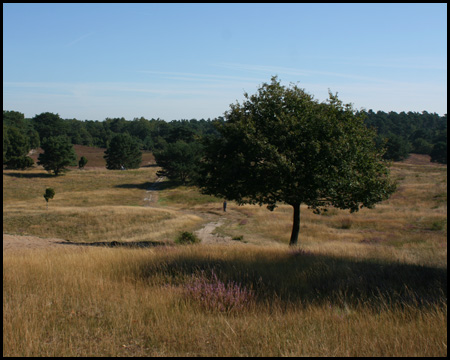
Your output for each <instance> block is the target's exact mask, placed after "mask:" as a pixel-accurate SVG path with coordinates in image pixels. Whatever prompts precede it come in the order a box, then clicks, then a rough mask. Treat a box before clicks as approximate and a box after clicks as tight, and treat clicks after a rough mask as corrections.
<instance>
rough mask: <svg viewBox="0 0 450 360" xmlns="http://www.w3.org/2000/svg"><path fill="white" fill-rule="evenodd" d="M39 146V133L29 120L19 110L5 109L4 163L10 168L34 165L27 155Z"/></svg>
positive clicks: (24, 167) (23, 167)
mask: <svg viewBox="0 0 450 360" xmlns="http://www.w3.org/2000/svg"><path fill="white" fill-rule="evenodd" d="M37 147H39V135H38V133H37V132H36V131H35V130H34V129H33V127H32V125H31V123H30V121H29V120H27V119H25V118H24V115H23V114H22V113H19V112H17V111H3V163H4V164H6V166H7V168H8V169H22V170H23V169H26V168H29V167H31V166H33V164H34V162H33V160H32V159H31V158H30V157H28V156H27V154H28V152H29V151H30V150H31V149H34V148H37Z"/></svg>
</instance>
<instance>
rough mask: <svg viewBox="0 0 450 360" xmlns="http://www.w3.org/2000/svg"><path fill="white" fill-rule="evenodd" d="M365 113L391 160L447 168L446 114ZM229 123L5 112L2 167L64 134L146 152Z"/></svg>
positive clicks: (79, 140) (212, 132)
mask: <svg viewBox="0 0 450 360" xmlns="http://www.w3.org/2000/svg"><path fill="white" fill-rule="evenodd" d="M361 113H362V114H364V115H365V123H366V125H367V126H368V127H375V128H376V129H377V134H378V135H377V139H376V142H377V145H378V146H380V147H385V148H386V149H387V151H386V154H385V158H386V159H390V160H394V161H399V160H403V159H405V158H407V157H408V156H409V154H410V153H417V154H427V155H430V156H431V161H435V162H440V163H447V114H445V115H444V116H439V115H438V114H436V113H428V112H426V111H423V112H422V113H418V112H408V113H406V112H401V113H396V112H392V111H391V112H388V113H386V112H383V111H377V112H374V111H372V110H369V111H362V112H359V114H361ZM224 121H225V119H224V118H223V117H218V118H215V119H212V120H211V119H207V120H205V119H200V120H197V119H190V120H186V119H183V120H173V121H170V122H167V121H164V120H161V119H145V118H143V117H141V118H134V119H133V120H126V119H125V118H123V117H122V118H106V119H105V120H104V121H98V120H95V121H94V120H84V121H82V120H77V119H62V118H61V117H60V116H59V115H58V114H54V113H50V112H46V113H42V114H39V115H36V116H35V117H33V118H31V119H30V118H25V117H24V114H22V113H20V112H17V111H5V110H3V162H4V163H5V161H6V160H7V158H8V149H9V151H10V152H11V151H14V150H13V149H12V147H13V146H16V145H15V144H17V143H19V144H22V146H23V147H26V148H27V149H28V150H29V149H33V148H38V147H39V146H40V143H41V142H42V140H43V139H44V138H45V137H51V136H59V135H65V136H67V137H68V138H69V139H70V141H71V142H72V144H77V145H87V146H94V147H101V148H106V147H107V146H108V144H109V141H110V140H111V139H112V137H113V136H114V135H116V134H119V133H128V134H130V135H131V136H132V137H134V138H136V139H137V140H138V142H139V144H140V146H141V149H142V150H149V151H155V150H160V149H162V148H164V147H165V146H166V145H167V144H170V143H174V142H176V141H179V140H182V141H184V142H186V143H191V142H194V141H197V140H198V139H200V138H201V137H204V136H219V134H218V132H217V131H216V128H215V126H214V123H215V122H224Z"/></svg>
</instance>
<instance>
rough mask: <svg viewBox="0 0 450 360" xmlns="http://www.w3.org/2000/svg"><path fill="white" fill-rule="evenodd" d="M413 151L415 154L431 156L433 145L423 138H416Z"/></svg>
mask: <svg viewBox="0 0 450 360" xmlns="http://www.w3.org/2000/svg"><path fill="white" fill-rule="evenodd" d="M411 145H412V151H411V152H413V153H415V154H426V155H429V154H430V153H431V150H432V149H433V145H432V144H430V143H429V142H428V141H427V140H425V139H423V138H416V139H414V140H413V142H412V144H411Z"/></svg>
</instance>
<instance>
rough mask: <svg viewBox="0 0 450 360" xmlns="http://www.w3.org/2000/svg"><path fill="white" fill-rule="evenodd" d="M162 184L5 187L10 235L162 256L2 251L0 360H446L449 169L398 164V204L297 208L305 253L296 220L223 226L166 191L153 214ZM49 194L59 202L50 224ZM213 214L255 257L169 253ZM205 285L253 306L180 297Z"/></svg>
mask: <svg viewBox="0 0 450 360" xmlns="http://www.w3.org/2000/svg"><path fill="white" fill-rule="evenodd" d="M155 171H156V168H152V167H149V168H142V169H139V170H133V171H122V172H121V171H108V170H100V169H96V170H86V171H78V170H74V171H71V172H68V173H67V174H66V175H64V176H62V177H58V178H55V177H52V176H47V175H46V173H45V172H44V171H41V170H32V171H25V172H21V171H4V172H3V181H4V185H3V186H4V188H3V207H4V210H3V220H4V221H3V223H4V224H3V230H4V232H10V233H13V234H29V235H39V236H52V237H59V238H62V239H67V240H71V241H73V242H78V243H95V242H110V241H112V240H117V241H132V242H142V241H152V242H159V243H161V244H166V245H161V246H152V247H150V248H138V249H137V248H127V247H95V246H77V247H70V248H68V247H61V248H51V249H43V250H33V251H31V250H15V251H13V250H8V251H6V252H4V255H3V356H446V355H447V195H446V194H447V174H446V166H435V165H433V166H427V165H423V166H418V165H416V164H414V163H407V162H406V163H397V164H394V166H393V169H392V173H393V175H394V176H395V177H396V178H398V179H399V191H398V192H397V193H396V194H395V195H394V196H393V197H392V198H391V199H390V200H388V201H386V202H385V203H383V204H380V205H378V206H377V207H376V208H375V209H373V210H369V209H363V210H361V211H360V212H358V213H356V214H352V215H350V214H349V213H348V212H345V211H342V210H337V209H331V210H330V211H329V214H328V215H326V216H324V215H315V214H313V213H312V212H311V211H309V210H308V209H307V208H303V207H302V224H301V234H300V243H301V247H300V249H296V250H293V249H289V248H288V246H287V243H288V239H289V235H290V231H291V225H292V219H291V217H292V211H291V209H290V208H289V207H288V206H280V207H279V208H277V209H276V210H275V211H274V212H269V211H268V210H267V209H265V208H264V207H263V208H260V207H258V206H243V207H238V206H236V205H235V204H232V203H229V206H228V211H227V213H226V214H224V213H223V212H222V211H221V203H220V202H216V199H212V198H211V199H205V198H204V197H202V196H199V195H198V194H197V193H196V191H195V190H194V189H192V188H167V189H164V190H161V191H160V192H159V193H160V196H159V197H160V199H161V200H162V201H161V203H160V204H159V206H158V207H156V208H147V207H144V206H143V205H144V203H143V198H144V196H145V194H144V193H145V189H146V188H147V187H148V185H149V184H150V183H151V182H153V181H154V180H155V179H156V175H155ZM45 187H53V188H54V189H55V190H56V195H55V198H54V199H53V200H50V204H49V210H48V211H47V210H46V209H45V200H44V199H43V196H42V195H43V193H44V190H45ZM205 214H206V215H208V216H217V215H221V216H222V219H223V220H224V221H225V224H224V225H223V226H222V227H221V228H219V229H217V231H218V232H219V233H222V234H226V235H230V236H242V238H240V239H241V240H239V241H238V240H237V241H236V243H237V242H239V243H244V245H245V246H244V245H242V244H241V246H232V245H204V244H199V245H192V246H173V245H170V243H172V242H173V239H174V238H175V236H176V234H177V233H178V232H179V231H180V230H187V231H193V230H194V229H197V228H199V227H200V226H201V225H202V224H203V223H204V222H205V221H208V220H206V219H204V218H203V217H204V216H205ZM202 271H203V273H202ZM211 271H214V273H215V274H217V276H218V279H219V280H220V281H221V282H222V283H223V284H229V282H230V281H231V282H235V283H237V284H240V285H239V286H240V287H241V288H243V289H247V290H251V291H253V293H254V295H255V299H256V300H255V301H254V302H251V303H249V305H248V306H246V307H245V308H244V309H242V310H240V311H238V312H235V313H227V312H222V311H220V310H219V308H218V309H216V310H214V309H213V310H206V309H205V308H204V307H203V306H202V305H203V304H202V303H201V302H200V303H199V302H197V301H194V299H193V298H191V297H189V296H187V295H186V287H187V286H188V284H189V281H190V280H192V279H193V278H197V277H198V276H200V274H211ZM211 281H212V280H211ZM216 285H217V284H216Z"/></svg>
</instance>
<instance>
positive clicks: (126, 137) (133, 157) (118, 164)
mask: <svg viewBox="0 0 450 360" xmlns="http://www.w3.org/2000/svg"><path fill="white" fill-rule="evenodd" d="M104 158H105V159H106V168H107V169H109V170H120V169H123V168H126V169H138V168H139V166H140V165H141V162H142V152H141V150H140V146H139V143H138V142H137V141H136V139H135V138H133V137H132V136H131V135H130V134H128V133H124V134H117V135H115V136H114V137H113V138H112V139H111V141H110V143H109V145H108V147H107V149H106V151H105V155H104Z"/></svg>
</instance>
